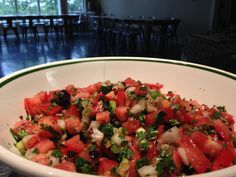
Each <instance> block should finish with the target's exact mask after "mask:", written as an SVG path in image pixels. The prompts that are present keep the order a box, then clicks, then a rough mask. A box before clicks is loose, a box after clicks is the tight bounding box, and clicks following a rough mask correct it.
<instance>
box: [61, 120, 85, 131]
mask: <svg viewBox="0 0 236 177" xmlns="http://www.w3.org/2000/svg"><path fill="white" fill-rule="evenodd" d="M65 127H66V130H67V131H68V132H69V133H70V134H75V133H79V132H80V131H81V130H82V128H83V126H82V124H81V123H80V119H79V118H78V117H74V116H71V117H70V118H67V119H65Z"/></svg>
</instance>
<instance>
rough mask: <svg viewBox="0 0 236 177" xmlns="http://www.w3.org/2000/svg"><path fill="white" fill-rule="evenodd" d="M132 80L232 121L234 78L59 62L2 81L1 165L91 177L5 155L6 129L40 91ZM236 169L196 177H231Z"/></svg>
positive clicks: (182, 66) (185, 66)
mask: <svg viewBox="0 0 236 177" xmlns="http://www.w3.org/2000/svg"><path fill="white" fill-rule="evenodd" d="M127 77H132V78H134V79H137V80H141V81H143V82H154V83H156V82H159V83H162V84H164V89H163V91H164V92H165V91H168V90H173V91H175V92H177V93H179V94H180V95H181V96H183V97H186V98H193V99H197V100H198V101H199V102H200V103H206V104H208V105H210V106H212V105H225V106H226V108H227V110H228V112H229V113H231V114H233V115H234V117H236V109H235V101H236V75H234V74H231V73H228V72H225V71H222V70H218V69H214V68H211V67H206V66H202V65H197V64H192V63H186V62H179V61H174V60H163V59H154V58H137V57H132V58H130V57H106V58H103V57H100V58H90V59H79V60H69V61H60V62H55V63H49V64H43V65H39V66H35V67H31V68H28V69H24V70H21V71H18V72H16V73H14V74H11V75H9V76H7V77H4V78H1V79H0V106H1V109H0V125H1V129H0V160H1V161H2V162H4V163H5V164H8V165H9V166H11V167H12V168H14V169H15V170H16V171H17V172H19V173H21V174H24V175H28V176H35V177H42V176H45V177H66V176H70V177H75V176H82V177H83V176H84V177H85V176H87V177H88V176H91V175H84V174H79V173H71V172H66V171H62V170H58V169H54V168H51V167H47V166H43V165H40V164H37V163H34V162H31V161H29V160H26V159H24V158H23V157H20V156H18V155H16V154H14V153H12V152H11V151H10V150H9V147H10V145H11V144H13V143H14V142H13V138H12V136H11V134H10V131H9V128H10V126H12V125H13V124H14V122H16V121H17V120H18V117H19V115H25V112H24V106H23V99H24V98H25V97H29V96H33V95H34V94H36V93H37V92H39V91H41V90H48V91H49V90H53V89H61V88H64V87H65V86H67V85H69V84H74V85H76V86H80V87H83V86H86V85H89V84H92V83H95V82H97V81H106V80H111V81H114V82H116V81H121V80H124V79H126V78H127ZM235 174H236V166H232V167H229V168H226V169H223V170H219V171H216V172H211V173H205V174H201V175H195V176H199V177H209V176H214V177H222V176H227V177H233V176H234V177H235Z"/></svg>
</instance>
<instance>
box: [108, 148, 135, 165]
mask: <svg viewBox="0 0 236 177" xmlns="http://www.w3.org/2000/svg"><path fill="white" fill-rule="evenodd" d="M111 152H112V153H114V154H116V158H117V160H118V161H119V162H121V161H122V160H123V159H124V158H126V159H129V160H130V159H131V158H132V156H133V152H132V150H131V149H130V148H129V147H128V146H127V145H125V146H118V145H117V144H113V145H112V146H111Z"/></svg>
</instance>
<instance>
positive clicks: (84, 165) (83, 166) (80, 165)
mask: <svg viewBox="0 0 236 177" xmlns="http://www.w3.org/2000/svg"><path fill="white" fill-rule="evenodd" d="M75 166H76V169H77V171H78V172H81V173H91V171H92V165H91V163H90V162H89V161H87V160H84V159H83V158H82V157H80V156H77V157H76V159H75Z"/></svg>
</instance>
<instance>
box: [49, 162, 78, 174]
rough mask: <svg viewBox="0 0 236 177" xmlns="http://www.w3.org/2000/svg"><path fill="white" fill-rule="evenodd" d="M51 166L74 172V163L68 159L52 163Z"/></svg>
mask: <svg viewBox="0 0 236 177" xmlns="http://www.w3.org/2000/svg"><path fill="white" fill-rule="evenodd" d="M53 167H54V168H58V169H61V170H66V171H72V172H76V167H75V164H74V163H73V162H70V161H65V162H62V163H59V164H57V165H54V166H53Z"/></svg>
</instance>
